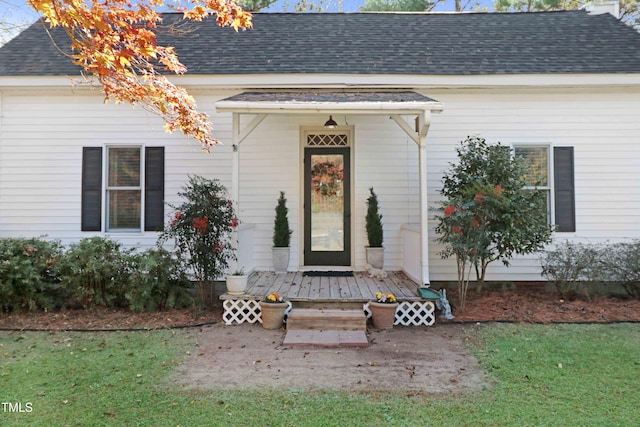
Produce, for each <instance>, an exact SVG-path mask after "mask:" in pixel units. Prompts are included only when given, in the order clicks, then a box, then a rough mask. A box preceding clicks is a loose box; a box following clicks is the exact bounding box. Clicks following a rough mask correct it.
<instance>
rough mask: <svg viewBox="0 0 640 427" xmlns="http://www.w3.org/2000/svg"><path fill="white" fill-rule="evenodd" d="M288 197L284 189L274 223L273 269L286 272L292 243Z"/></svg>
mask: <svg viewBox="0 0 640 427" xmlns="http://www.w3.org/2000/svg"><path fill="white" fill-rule="evenodd" d="M288 212H289V209H288V208H287V199H286V198H285V197H284V191H281V192H280V198H278V204H277V205H276V219H275V221H274V224H273V248H272V254H273V269H274V270H275V271H276V273H286V272H287V268H288V267H289V244H290V243H291V233H292V231H291V229H290V228H289V219H288V218H287V213H288Z"/></svg>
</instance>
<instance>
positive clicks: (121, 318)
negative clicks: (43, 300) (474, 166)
mask: <svg viewBox="0 0 640 427" xmlns="http://www.w3.org/2000/svg"><path fill="white" fill-rule="evenodd" d="M447 297H448V299H449V301H450V302H451V305H452V307H453V314H454V315H455V319H453V320H444V319H438V320H437V322H438V323H472V322H516V323H555V322H564V323H611V322H640V300H638V299H622V298H613V297H597V298H594V299H592V300H591V301H586V300H584V299H575V300H566V299H562V298H561V297H560V296H558V295H557V294H552V293H546V292H544V291H541V290H528V289H525V290H489V291H483V292H481V293H477V292H475V291H473V290H470V291H469V294H468V296H467V303H466V306H465V308H464V310H461V309H459V308H457V307H456V300H457V296H456V294H455V291H451V292H448V294H447ZM221 319H222V318H221V307H219V306H217V307H215V308H214V309H213V310H211V311H200V310H198V311H196V310H188V309H187V310H170V311H163V312H158V313H131V312H127V311H113V310H108V309H93V310H67V311H62V312H52V313H22V314H5V315H0V329H5V330H119V329H127V330H128V329H159V328H178V327H192V326H198V325H205V324H209V323H215V322H220V321H221Z"/></svg>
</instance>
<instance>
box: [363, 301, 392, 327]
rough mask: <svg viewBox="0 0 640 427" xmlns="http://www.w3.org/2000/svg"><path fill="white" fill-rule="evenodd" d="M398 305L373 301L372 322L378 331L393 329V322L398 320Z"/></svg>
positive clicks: (371, 304)
mask: <svg viewBox="0 0 640 427" xmlns="http://www.w3.org/2000/svg"><path fill="white" fill-rule="evenodd" d="M397 308H398V303H397V302H396V303H393V304H388V303H382V302H376V301H371V302H370V303H369V310H371V322H372V323H373V327H374V328H376V329H391V328H393V322H394V321H395V320H396V309H397Z"/></svg>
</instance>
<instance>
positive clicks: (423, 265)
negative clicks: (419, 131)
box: [418, 135, 430, 285]
mask: <svg viewBox="0 0 640 427" xmlns="http://www.w3.org/2000/svg"><path fill="white" fill-rule="evenodd" d="M418 168H419V173H418V176H419V180H420V270H421V274H422V277H421V278H422V284H423V285H426V284H429V283H430V282H429V216H428V215H429V203H428V200H427V138H426V135H425V136H421V137H420V142H419V143H418Z"/></svg>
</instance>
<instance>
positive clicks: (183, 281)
mask: <svg viewBox="0 0 640 427" xmlns="http://www.w3.org/2000/svg"><path fill="white" fill-rule="evenodd" d="M133 259H134V263H135V266H136V268H135V269H134V270H133V271H132V274H131V282H132V284H131V286H129V287H128V289H127V290H126V292H125V297H126V299H127V302H128V304H129V309H130V310H132V311H138V312H139V311H157V310H167V309H173V308H184V307H189V306H191V305H193V302H194V301H193V296H192V294H191V292H190V291H191V289H192V287H193V285H192V283H191V281H190V280H189V277H188V275H187V272H186V270H185V267H184V264H183V263H182V262H181V260H180V259H178V258H176V257H173V256H172V255H171V253H170V252H168V251H166V250H164V249H149V250H147V251H145V252H143V253H141V254H136V255H134V257H133Z"/></svg>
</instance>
